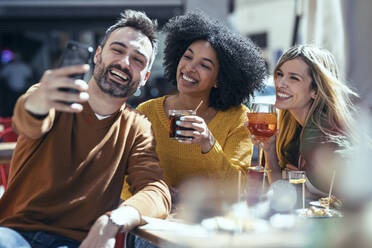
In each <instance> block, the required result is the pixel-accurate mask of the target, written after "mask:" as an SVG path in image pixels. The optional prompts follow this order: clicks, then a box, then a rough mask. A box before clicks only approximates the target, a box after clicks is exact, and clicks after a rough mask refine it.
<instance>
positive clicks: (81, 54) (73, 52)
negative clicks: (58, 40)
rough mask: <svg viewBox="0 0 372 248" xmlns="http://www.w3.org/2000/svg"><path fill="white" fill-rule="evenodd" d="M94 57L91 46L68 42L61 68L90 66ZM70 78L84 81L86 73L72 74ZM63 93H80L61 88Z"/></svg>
mask: <svg viewBox="0 0 372 248" xmlns="http://www.w3.org/2000/svg"><path fill="white" fill-rule="evenodd" d="M92 56H93V48H92V47H91V46H89V45H86V44H83V43H80V42H77V41H73V40H70V41H68V42H67V44H66V47H65V49H64V51H63V54H62V57H61V63H60V66H59V67H65V66H70V65H81V64H89V63H90V61H91V59H92ZM70 77H72V78H75V79H83V78H84V73H81V74H71V75H70ZM60 90H61V91H68V92H74V93H77V92H78V91H77V90H75V89H70V88H61V89H60Z"/></svg>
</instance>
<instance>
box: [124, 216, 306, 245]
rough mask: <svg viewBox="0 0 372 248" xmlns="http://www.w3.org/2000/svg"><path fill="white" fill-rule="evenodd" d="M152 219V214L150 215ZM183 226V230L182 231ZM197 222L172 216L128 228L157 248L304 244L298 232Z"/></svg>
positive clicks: (304, 241)
mask: <svg viewBox="0 0 372 248" xmlns="http://www.w3.org/2000/svg"><path fill="white" fill-rule="evenodd" d="M150 219H153V218H150ZM183 229H184V231H183ZM205 231H206V230H205V229H204V231H203V230H202V229H201V226H200V225H188V224H182V223H178V222H175V221H172V220H160V221H158V220H155V221H154V222H153V223H148V224H146V225H143V226H140V227H137V228H135V229H134V230H132V231H131V233H132V234H134V235H137V236H139V237H141V238H143V239H146V240H148V241H149V242H151V243H152V244H154V245H156V246H158V247H160V248H170V247H172V248H173V247H176V248H194V247H205V248H212V247H213V248H215V247H233V248H243V247H247V246H249V247H252V248H269V247H270V248H279V247H280V248H299V247H308V246H307V245H308V244H307V242H306V240H304V238H303V237H302V235H298V233H293V232H291V231H279V230H275V229H271V230H270V231H268V232H264V233H242V234H231V233H219V232H214V233H213V232H205Z"/></svg>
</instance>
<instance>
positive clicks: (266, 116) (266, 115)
mask: <svg viewBox="0 0 372 248" xmlns="http://www.w3.org/2000/svg"><path fill="white" fill-rule="evenodd" d="M251 110H252V111H251V112H248V113H247V116H248V119H249V120H248V129H249V131H250V133H251V134H252V135H254V136H255V139H257V140H259V143H258V165H257V166H251V167H248V169H249V170H253V171H256V172H263V173H264V174H263V181H262V190H264V188H265V176H266V173H267V172H268V171H267V169H266V164H267V163H265V167H263V166H262V156H263V149H262V142H263V141H265V140H267V139H269V138H270V137H271V136H273V135H274V134H275V132H276V126H277V115H276V109H275V106H274V104H270V103H252V106H251Z"/></svg>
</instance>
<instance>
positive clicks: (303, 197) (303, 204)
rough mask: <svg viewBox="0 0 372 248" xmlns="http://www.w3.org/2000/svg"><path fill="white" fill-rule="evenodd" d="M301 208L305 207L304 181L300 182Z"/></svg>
mask: <svg viewBox="0 0 372 248" xmlns="http://www.w3.org/2000/svg"><path fill="white" fill-rule="evenodd" d="M302 208H303V209H304V208H305V183H302Z"/></svg>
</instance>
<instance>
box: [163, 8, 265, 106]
mask: <svg viewBox="0 0 372 248" xmlns="http://www.w3.org/2000/svg"><path fill="white" fill-rule="evenodd" d="M163 31H164V32H166V33H167V36H166V39H165V49H164V61H163V66H164V76H165V78H166V80H168V81H169V82H171V83H172V84H173V85H177V79H176V73H177V66H178V63H179V61H180V59H181V57H182V56H183V54H184V52H185V51H186V49H187V48H188V47H189V46H190V45H191V44H192V43H193V42H195V41H198V40H206V41H208V42H209V43H211V45H212V46H213V48H214V49H215V51H216V54H217V58H218V61H219V64H220V69H219V73H218V79H217V80H218V81H217V88H212V90H211V93H210V96H209V106H210V107H213V108H214V109H216V110H226V109H229V108H230V107H233V106H238V105H240V104H242V103H243V102H245V101H247V100H248V99H249V97H250V96H253V93H254V91H255V90H261V89H262V88H263V85H264V84H263V81H264V79H265V77H266V75H267V72H266V66H265V60H264V58H263V56H262V54H261V50H260V49H259V48H258V47H257V46H256V45H255V44H254V43H253V42H252V41H251V40H250V39H248V38H245V37H243V36H242V35H240V34H238V33H236V32H234V31H232V30H231V29H229V28H228V27H226V26H225V25H224V24H222V23H221V22H218V21H217V20H213V19H211V18H209V17H208V16H207V15H206V14H205V13H203V12H202V11H200V10H194V11H191V12H188V13H187V14H185V15H181V16H176V17H173V18H172V19H170V20H169V21H168V22H167V23H166V25H165V26H164V28H163Z"/></svg>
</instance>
